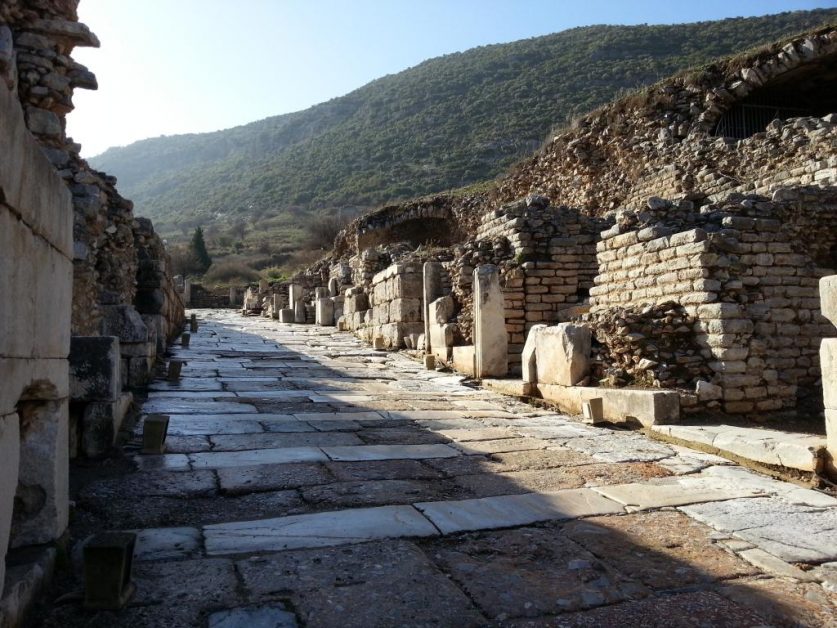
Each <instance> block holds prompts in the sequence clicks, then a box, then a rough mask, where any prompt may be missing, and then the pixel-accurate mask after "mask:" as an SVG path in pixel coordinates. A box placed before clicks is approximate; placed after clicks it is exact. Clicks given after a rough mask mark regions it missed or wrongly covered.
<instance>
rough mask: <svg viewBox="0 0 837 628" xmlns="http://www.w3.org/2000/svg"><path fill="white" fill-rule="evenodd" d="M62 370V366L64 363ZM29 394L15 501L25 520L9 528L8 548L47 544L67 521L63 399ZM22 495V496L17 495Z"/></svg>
mask: <svg viewBox="0 0 837 628" xmlns="http://www.w3.org/2000/svg"><path fill="white" fill-rule="evenodd" d="M65 365H66V363H65ZM53 395H54V391H49V390H46V389H44V390H31V389H30V393H29V394H25V395H24V397H23V398H22V399H21V401H20V403H19V405H18V409H19V414H20V415H21V422H20V425H21V432H20V466H19V474H18V491H17V496H16V499H17V500H19V501H20V502H21V503H22V504H24V505H23V512H25V513H26V514H25V516H23V517H21V518H19V519H17V520H15V521H13V522H12V532H11V540H10V545H9V546H10V547H12V548H14V547H24V546H26V545H39V544H43V543H50V542H52V541H54V540H56V539H57V538H58V537H60V536H61V535H62V534H63V533H64V530H65V529H66V528H67V521H68V518H69V478H68V475H69V474H68V473H67V469H68V468H69V463H70V462H69V453H70V444H69V426H68V409H67V399H66V397H65V398H55V397H54V396H53ZM21 488H22V489H24V490H22V491H21V490H20V489H21Z"/></svg>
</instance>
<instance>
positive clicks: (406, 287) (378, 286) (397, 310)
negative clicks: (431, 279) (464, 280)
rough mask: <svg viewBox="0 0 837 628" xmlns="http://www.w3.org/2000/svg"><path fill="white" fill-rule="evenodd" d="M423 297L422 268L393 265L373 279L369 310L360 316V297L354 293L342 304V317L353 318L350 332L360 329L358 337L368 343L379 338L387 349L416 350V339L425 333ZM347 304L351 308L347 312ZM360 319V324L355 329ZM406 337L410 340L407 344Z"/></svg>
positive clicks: (411, 265) (412, 265)
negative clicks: (349, 316) (404, 348)
mask: <svg viewBox="0 0 837 628" xmlns="http://www.w3.org/2000/svg"><path fill="white" fill-rule="evenodd" d="M422 294H423V275H422V266H421V265H420V264H417V263H416V264H393V265H392V266H390V267H388V268H386V269H385V270H382V271H381V272H379V273H377V274H376V275H375V276H374V277H373V279H372V287H371V291H370V293H369V296H368V305H369V308H368V310H367V311H366V312H364V313H363V314H362V315H361V310H358V307H359V305H362V302H361V299H362V297H360V299H359V298H358V296H359V295H356V294H354V293H353V294H352V296H347V297H346V300H345V301H344V305H343V307H344V310H343V311H344V317H345V316H346V315H347V314H348V313H351V314H352V315H353V318H354V319H355V321H356V322H353V323H352V328H353V329H356V330H358V329H359V331H360V336H361V337H362V338H364V339H365V340H367V341H368V342H372V340H373V339H374V338H376V337H381V338H382V339H383V343H384V347H385V348H387V349H400V348H403V347H405V346H407V347H408V348H416V344H417V340H418V336H419V335H420V334H423V333H424V324H423V322H422V321H423V320H424V318H423V315H422ZM349 301H352V304H351V305H348V307H349V310H347V309H346V308H347V304H348V303H349ZM361 316H362V317H363V321H362V323H361V325H360V326H359V327H358V323H360V318H361ZM405 337H407V338H409V340H408V341H407V342H405ZM410 345H412V346H410Z"/></svg>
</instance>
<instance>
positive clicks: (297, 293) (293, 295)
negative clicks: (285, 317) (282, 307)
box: [288, 283, 302, 309]
mask: <svg viewBox="0 0 837 628" xmlns="http://www.w3.org/2000/svg"><path fill="white" fill-rule="evenodd" d="M297 301H302V286H298V285H296V284H294V283H292V284H291V285H289V286H288V307H289V308H291V309H296V303H297Z"/></svg>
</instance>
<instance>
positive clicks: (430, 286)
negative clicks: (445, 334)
mask: <svg viewBox="0 0 837 628" xmlns="http://www.w3.org/2000/svg"><path fill="white" fill-rule="evenodd" d="M422 271H423V280H424V281H423V295H422V311H421V313H422V320H424V337H425V339H426V341H427V342H426V350H430V321H431V319H430V304H431V303H432V302H433V301H435V300H436V299H437V298H439V297H440V296H442V265H441V264H440V263H439V262H425V263H424V267H423V269H422ZM437 322H438V321H437ZM445 322H447V321H445Z"/></svg>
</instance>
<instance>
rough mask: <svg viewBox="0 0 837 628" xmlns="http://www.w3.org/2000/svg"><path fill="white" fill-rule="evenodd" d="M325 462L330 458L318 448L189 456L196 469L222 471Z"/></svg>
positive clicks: (258, 450) (210, 452) (288, 448)
mask: <svg viewBox="0 0 837 628" xmlns="http://www.w3.org/2000/svg"><path fill="white" fill-rule="evenodd" d="M325 460H328V458H327V457H326V455H325V454H324V453H323V452H322V451H321V450H320V449H319V448H317V447H284V448H281V449H249V450H246V451H219V452H214V451H209V452H206V453H201V454H190V456H189V461H190V463H191V464H192V466H193V467H194V468H195V469H222V468H224V467H248V466H253V465H257V464H277V463H284V462H318V461H325Z"/></svg>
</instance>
